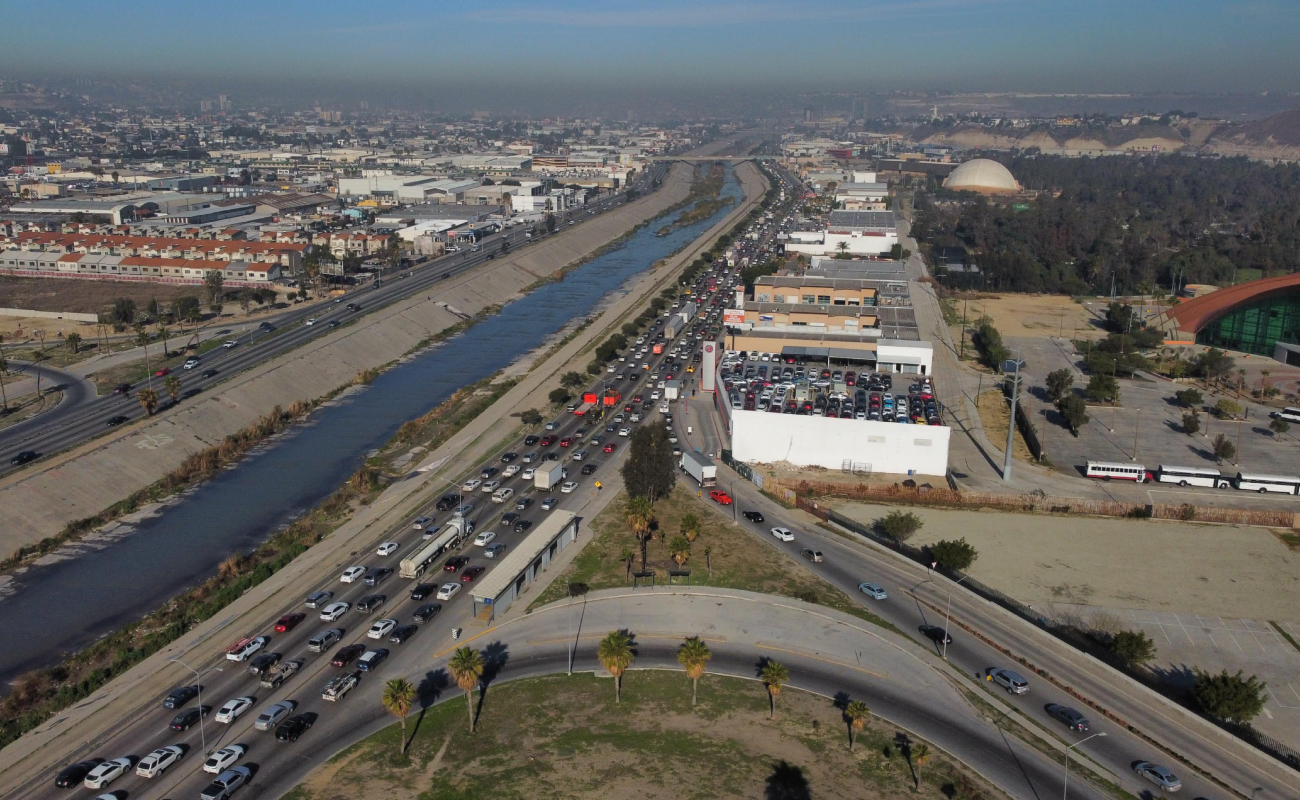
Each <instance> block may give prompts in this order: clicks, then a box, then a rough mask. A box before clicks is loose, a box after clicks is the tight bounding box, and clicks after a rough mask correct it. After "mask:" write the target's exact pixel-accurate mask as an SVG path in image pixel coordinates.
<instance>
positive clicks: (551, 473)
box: [533, 461, 564, 492]
mask: <svg viewBox="0 0 1300 800" xmlns="http://www.w3.org/2000/svg"><path fill="white" fill-rule="evenodd" d="M562 480H564V467H563V466H562V465H561V464H560V462H558V461H547V462H545V463H544V464H542V466H540V467H538V468H537V470H536V471H535V472H533V486H535V487H537V488H538V489H541V490H542V491H544V492H548V491H550V490H551V489H553V488H554V487H556V486H558V485H559V483H560V481H562Z"/></svg>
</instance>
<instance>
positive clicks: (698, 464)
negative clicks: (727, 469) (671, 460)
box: [681, 450, 718, 488]
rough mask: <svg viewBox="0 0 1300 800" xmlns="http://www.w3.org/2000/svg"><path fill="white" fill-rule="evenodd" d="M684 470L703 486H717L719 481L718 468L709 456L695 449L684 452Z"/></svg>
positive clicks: (682, 466) (682, 462)
mask: <svg viewBox="0 0 1300 800" xmlns="http://www.w3.org/2000/svg"><path fill="white" fill-rule="evenodd" d="M681 468H682V472H685V473H686V474H687V475H690V476H691V477H692V478H694V479H695V482H696V483H698V484H699V485H700V487H701V488H703V487H706V486H715V485H717V482H718V468H717V466H716V465H715V464H714V463H713V462H712V461H711V460H709V457H708V456H706V455H703V454H700V453H696V452H695V451H693V450H687V451H685V452H683V453H682V460H681Z"/></svg>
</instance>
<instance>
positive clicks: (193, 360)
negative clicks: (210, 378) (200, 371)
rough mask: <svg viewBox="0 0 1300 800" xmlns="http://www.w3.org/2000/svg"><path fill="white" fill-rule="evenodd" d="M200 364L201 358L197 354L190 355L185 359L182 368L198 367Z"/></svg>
mask: <svg viewBox="0 0 1300 800" xmlns="http://www.w3.org/2000/svg"><path fill="white" fill-rule="evenodd" d="M198 365H199V359H198V357H197V356H190V357H189V358H187V359H185V363H184V364H182V365H181V368H182V369H194V368H195V367H197V366H198Z"/></svg>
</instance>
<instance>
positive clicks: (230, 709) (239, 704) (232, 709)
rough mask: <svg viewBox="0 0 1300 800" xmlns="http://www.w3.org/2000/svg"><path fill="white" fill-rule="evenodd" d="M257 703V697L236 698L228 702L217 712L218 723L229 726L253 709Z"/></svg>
mask: <svg viewBox="0 0 1300 800" xmlns="http://www.w3.org/2000/svg"><path fill="white" fill-rule="evenodd" d="M256 702H257V698H256V697H236V698H234V699H233V700H227V701H226V704H225V705H224V706H222V707H221V708H220V709H219V710H218V711H217V717H216V721H217V722H220V723H221V724H222V725H229V724H230V723H232V722H234V721H235V720H237V719H239V718H240V717H241V716H243V714H244V712H245V711H247V710H248V709H250V708H252V707H253V703H256Z"/></svg>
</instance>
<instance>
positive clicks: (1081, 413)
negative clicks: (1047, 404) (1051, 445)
mask: <svg viewBox="0 0 1300 800" xmlns="http://www.w3.org/2000/svg"><path fill="white" fill-rule="evenodd" d="M1056 410H1057V411H1059V412H1060V413H1061V417H1062V418H1063V419H1064V420H1065V425H1066V427H1068V428H1069V429H1070V433H1072V434H1074V435H1075V436H1078V435H1079V429H1080V428H1082V427H1083V426H1084V425H1087V424H1088V404H1087V403H1085V402H1083V398H1082V397H1080V396H1078V395H1077V394H1067V395H1066V396H1065V397H1062V398H1061V399H1060V400H1058V401H1057V403H1056Z"/></svg>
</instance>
